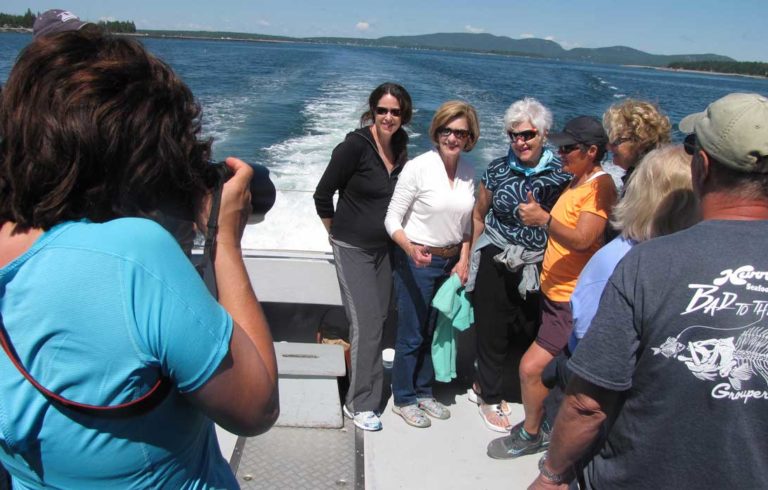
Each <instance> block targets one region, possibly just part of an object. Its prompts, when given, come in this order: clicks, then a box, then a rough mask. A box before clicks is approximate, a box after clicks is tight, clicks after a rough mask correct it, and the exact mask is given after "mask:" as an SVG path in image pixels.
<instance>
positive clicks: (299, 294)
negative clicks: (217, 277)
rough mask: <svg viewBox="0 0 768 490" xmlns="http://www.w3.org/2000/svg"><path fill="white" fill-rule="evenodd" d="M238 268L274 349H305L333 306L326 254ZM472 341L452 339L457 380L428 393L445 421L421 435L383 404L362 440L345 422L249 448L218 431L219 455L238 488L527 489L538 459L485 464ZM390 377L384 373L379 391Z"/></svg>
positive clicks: (264, 259) (469, 335) (278, 432)
mask: <svg viewBox="0 0 768 490" xmlns="http://www.w3.org/2000/svg"><path fill="white" fill-rule="evenodd" d="M246 266H247V268H248V272H249V275H250V277H251V282H252V283H253V286H254V289H255V291H256V294H257V296H258V297H259V299H260V300H261V301H262V302H263V305H264V308H265V312H266V313H267V317H268V319H269V322H270V325H271V326H272V329H273V335H274V336H275V340H276V341H288V342H314V341H315V333H316V331H317V327H318V324H319V323H320V322H322V318H323V315H324V312H326V311H327V309H328V308H334V307H335V308H338V307H339V305H340V304H341V298H340V295H339V292H338V282H337V280H336V274H335V270H334V268H333V257H332V256H331V255H330V254H328V253H314V252H296V251H264V250H259V251H246ZM474 341H475V339H474V331H473V329H469V330H467V331H465V332H461V333H460V334H459V337H458V339H457V345H458V347H459V352H458V359H457V373H458V376H459V377H458V378H457V379H455V380H453V382H451V383H447V384H444V383H435V384H434V394H435V398H437V399H438V400H440V401H441V402H442V403H444V404H445V405H446V406H447V407H448V408H449V409H450V410H451V414H452V415H451V418H450V419H448V420H433V421H432V426H431V427H430V428H427V429H418V428H415V427H411V426H409V425H407V424H406V423H405V422H404V421H403V420H402V419H401V418H400V417H399V416H398V415H395V414H394V413H393V412H392V398H391V396H389V397H388V399H387V401H386V408H384V410H383V412H382V416H381V420H382V424H383V426H384V429H383V430H381V431H379V432H365V431H361V430H359V429H356V428H355V427H354V425H352V423H351V422H350V421H349V420H346V419H345V421H344V427H343V428H341V429H304V428H292V427H274V428H272V429H271V430H270V431H269V432H267V433H266V434H263V435H260V436H257V437H255V438H248V439H245V438H240V439H238V438H237V437H235V436H232V435H231V434H226V433H224V432H223V431H220V430H219V440H220V443H221V446H222V452H223V453H224V454H225V457H226V458H227V459H228V460H229V461H230V463H231V466H232V469H233V470H234V471H235V473H236V475H237V479H238V482H239V483H240V485H241V486H242V487H243V488H247V489H261V488H264V489H291V490H298V489H313V490H315V489H326V488H327V489H340V488H350V489H351V488H354V489H355V490H364V489H369V490H390V489H427V490H429V489H439V490H450V489H468V488H471V489H473V490H483V489H497V488H511V489H517V488H526V487H527V486H528V485H529V484H530V483H531V482H532V481H533V479H534V478H535V477H536V475H537V473H538V470H537V462H538V459H539V455H531V456H524V457H521V458H519V459H516V460H507V461H500V460H494V459H491V458H489V457H488V456H487V455H486V446H487V445H488V443H489V442H490V441H491V440H493V439H494V438H497V437H502V436H504V434H502V433H498V432H493V431H491V430H489V429H488V428H486V427H485V425H484V423H483V421H482V419H481V417H480V415H479V414H478V410H477V405H476V404H474V403H472V402H470V401H469V400H468V399H467V394H466V393H467V389H468V388H469V387H470V385H471V380H472V377H473V374H472V373H473V371H474V368H473V367H472V364H473V360H474ZM393 343H394V332H393V325H388V326H385V332H384V346H383V347H392V346H393ZM518 354H522V353H518ZM516 371H517V369H516V366H510V367H509V372H508V373H505V376H506V379H515V378H516V377H517V376H516ZM389 374H390V373H389V370H385V376H386V378H385V380H384V381H385V383H384V384H385V386H389V381H390V380H389ZM385 396H388V394H385ZM306 403H308V404H311V403H312V400H306ZM511 405H512V409H513V413H512V415H511V416H510V422H512V423H513V424H514V423H517V422H518V421H519V420H522V418H523V409H522V405H520V404H511Z"/></svg>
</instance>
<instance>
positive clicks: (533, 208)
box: [517, 191, 549, 226]
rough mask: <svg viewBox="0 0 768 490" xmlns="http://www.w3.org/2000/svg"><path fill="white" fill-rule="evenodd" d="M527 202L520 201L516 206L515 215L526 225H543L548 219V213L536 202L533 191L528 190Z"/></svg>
mask: <svg viewBox="0 0 768 490" xmlns="http://www.w3.org/2000/svg"><path fill="white" fill-rule="evenodd" d="M527 199H528V200H527V202H524V203H520V204H519V205H518V206H517V217H518V218H519V219H520V221H522V222H523V224H524V225H526V226H543V225H544V224H546V222H547V221H548V220H549V213H547V212H546V211H544V209H542V207H541V205H540V204H539V203H538V202H536V198H534V197H533V193H532V192H531V191H528V197H527Z"/></svg>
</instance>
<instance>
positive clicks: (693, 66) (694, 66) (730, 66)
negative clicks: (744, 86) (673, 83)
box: [667, 61, 768, 77]
mask: <svg viewBox="0 0 768 490" xmlns="http://www.w3.org/2000/svg"><path fill="white" fill-rule="evenodd" d="M667 68H671V69H673V70H692V71H705V72H712V73H732V74H735V75H749V76H753V77H768V63H760V62H757V61H687V62H675V63H670V64H669V65H667Z"/></svg>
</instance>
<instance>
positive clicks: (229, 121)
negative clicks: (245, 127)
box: [200, 94, 249, 145]
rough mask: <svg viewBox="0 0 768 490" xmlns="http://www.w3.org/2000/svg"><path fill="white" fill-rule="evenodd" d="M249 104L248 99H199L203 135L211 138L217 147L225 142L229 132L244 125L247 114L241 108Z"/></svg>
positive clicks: (244, 97) (216, 96)
mask: <svg viewBox="0 0 768 490" xmlns="http://www.w3.org/2000/svg"><path fill="white" fill-rule="evenodd" d="M248 103H249V97H247V96H239V97H223V96H221V95H220V94H217V95H215V96H208V97H201V98H200V105H201V106H202V107H204V110H203V135H204V137H206V138H207V137H212V138H213V139H214V141H215V142H216V144H217V145H220V144H221V143H222V142H224V141H227V139H228V137H229V132H230V131H231V130H232V129H234V128H239V127H241V126H242V124H243V123H245V120H246V117H247V114H246V112H245V111H243V107H245V106H247V104H248Z"/></svg>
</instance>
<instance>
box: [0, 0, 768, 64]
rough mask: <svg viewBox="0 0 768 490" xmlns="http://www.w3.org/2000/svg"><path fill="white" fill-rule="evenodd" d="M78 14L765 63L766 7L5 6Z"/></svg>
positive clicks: (711, 3)
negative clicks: (622, 49)
mask: <svg viewBox="0 0 768 490" xmlns="http://www.w3.org/2000/svg"><path fill="white" fill-rule="evenodd" d="M27 8H30V9H32V11H33V12H38V11H40V12H42V11H44V10H47V9H50V8H63V9H67V10H70V11H72V12H73V13H75V14H77V15H78V16H80V17H81V18H82V19H84V20H90V21H97V20H132V21H133V22H134V23H135V24H136V27H137V28H139V29H172V30H210V31H231V32H248V33H260V34H269V35H276V36H291V37H316V36H334V37H335V36H339V37H357V38H377V37H383V36H402V35H417V34H432V33H436V32H484V33H488V34H494V35H497V36H507V37H511V38H513V39H521V38H527V37H537V38H542V39H550V40H553V41H555V42H557V43H559V44H560V45H561V46H563V47H564V48H565V49H571V48H574V47H584V48H599V47H607V46H617V45H622V46H629V47H631V48H635V49H639V50H641V51H646V52H648V53H653V54H702V53H714V54H721V55H725V56H730V57H732V58H734V59H736V60H739V61H763V62H768V42H766V35H765V32H766V27H765V26H766V19H768V0H731V1H729V2H726V1H725V0H633V1H631V2H630V1H625V0H538V1H530V2H520V1H515V0H440V1H431V0H388V1H370V0H260V1H246V0H208V1H204V2H203V1H198V0H153V1H148V0H58V1H57V2H55V3H51V2H50V1H24V0H0V12H5V13H18V14H21V13H23V12H25V11H26V9H27Z"/></svg>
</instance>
